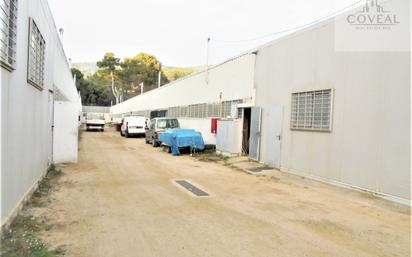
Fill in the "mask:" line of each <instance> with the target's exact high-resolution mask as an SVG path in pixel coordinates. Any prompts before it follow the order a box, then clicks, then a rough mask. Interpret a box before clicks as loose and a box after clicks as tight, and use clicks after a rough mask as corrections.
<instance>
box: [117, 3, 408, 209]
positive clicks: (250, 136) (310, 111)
mask: <svg viewBox="0 0 412 257" xmlns="http://www.w3.org/2000/svg"><path fill="white" fill-rule="evenodd" d="M389 2H391V1H389ZM392 2H394V3H395V2H396V4H397V5H401V7H403V5H405V7H407V6H408V5H407V3H406V1H392ZM361 8H362V7H361ZM407 8H409V7H407ZM348 13H354V10H351V11H350V12H348ZM348 13H344V14H341V15H339V16H337V17H335V18H332V19H329V20H326V21H322V22H320V23H317V24H314V25H312V26H309V27H306V28H304V29H300V30H298V31H295V32H293V33H290V34H288V35H286V36H283V37H280V38H278V39H276V40H275V41H273V42H270V43H269V44H266V45H264V46H262V47H259V48H257V49H253V50H251V51H249V52H246V53H244V54H242V55H240V56H237V57H235V58H232V59H230V60H228V61H226V62H224V63H221V64H219V65H216V66H213V67H211V68H209V69H208V70H207V71H203V72H199V73H196V74H194V75H191V76H188V77H186V78H183V79H180V80H178V81H174V82H172V83H170V84H167V85H165V86H163V87H161V88H158V89H155V90H152V91H149V92H147V93H144V94H142V95H139V96H137V97H134V98H132V99H129V100H127V101H125V102H123V103H120V104H118V105H115V106H113V107H112V108H111V114H112V116H113V118H114V119H115V120H116V119H119V118H120V117H122V116H127V115H145V116H147V117H150V116H151V113H153V112H154V111H161V112H163V113H164V114H165V115H166V116H172V117H177V118H179V121H180V123H181V127H183V128H193V129H196V130H198V131H200V132H202V135H203V137H204V140H205V142H206V143H209V144H216V146H217V150H219V151H222V152H225V153H228V154H243V155H248V156H249V158H250V159H252V160H256V161H259V162H262V163H265V164H267V165H269V166H272V167H275V168H278V169H280V170H281V171H285V172H290V173H294V174H299V175H302V176H306V177H310V178H314V179H317V180H321V181H325V182H328V183H332V184H336V185H340V186H345V187H351V188H357V189H361V190H366V191H370V192H374V193H377V194H378V195H381V196H383V197H385V198H388V199H391V200H394V201H397V202H401V203H404V204H408V205H410V203H411V202H410V200H411V196H410V185H411V177H410V161H409V160H410V123H409V121H410V85H411V84H410V83H411V80H410V73H409V72H410V68H411V67H410V49H409V48H408V49H406V50H405V49H401V50H399V51H389V50H388V51H365V50H362V51H353V50H352V51H338V50H337V49H336V46H337V42H335V40H336V38H337V37H336V33H337V30H338V26H339V23H343V22H345V17H347V14H348ZM345 15H346V16H345ZM409 33H410V32H409ZM405 36H406V37H407V38H409V36H410V35H405ZM345 40H347V41H356V40H358V38H357V34H345ZM375 43H377V44H385V42H384V40H382V41H379V40H375ZM215 117H218V118H220V120H219V121H218V128H217V133H216V134H215V133H213V131H211V123H212V118H215Z"/></svg>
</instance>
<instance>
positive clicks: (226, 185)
mask: <svg viewBox="0 0 412 257" xmlns="http://www.w3.org/2000/svg"><path fill="white" fill-rule="evenodd" d="M79 154H80V159H79V163H78V164H70V165H66V166H64V167H62V169H63V172H64V175H63V176H62V177H61V178H60V179H59V182H58V190H57V191H55V192H53V194H52V195H51V198H52V203H51V204H50V205H48V206H47V207H45V208H38V210H37V215H43V216H44V215H45V216H47V218H48V219H50V220H51V221H52V222H53V223H55V224H57V225H56V226H54V227H53V228H52V229H51V230H50V231H48V232H47V233H46V234H44V235H43V238H44V240H45V241H46V242H48V243H49V244H50V245H52V246H53V245H59V246H60V245H64V248H65V249H66V255H67V256H79V257H92V256H96V257H103V256H104V257H106V256H107V257H109V256H113V257H119V256H190V257H194V256H222V257H227V256H236V257H241V256H266V257H267V256H282V257H284V256H297V257H302V256H314V257H320V256H328V257H329V256H342V257H362V256H370V257H376V256H410V246H411V240H410V229H411V225H410V208H408V207H405V206H401V205H397V204H394V203H390V202H388V201H385V200H382V199H380V198H376V197H374V196H371V195H369V194H365V193H360V192H356V191H352V190H348V189H342V188H338V187H334V186H330V185H326V184H323V183H319V182H315V181H312V180H309V179H303V178H300V177H296V176H292V175H287V174H284V173H280V172H274V173H270V174H256V175H251V174H248V173H244V172H241V171H239V169H233V168H231V167H228V166H225V165H222V164H220V163H218V162H214V161H206V162H205V161H199V160H196V159H194V158H192V157H190V156H188V155H183V156H178V157H174V156H172V155H170V154H167V153H166V152H163V151H161V149H159V148H152V146H149V145H146V144H145V143H144V139H143V138H130V139H126V138H122V137H120V136H119V134H118V133H117V132H114V131H106V132H104V133H98V132H83V134H82V139H81V142H80V153H79ZM177 179H187V180H189V181H191V182H192V183H193V184H194V185H196V186H198V187H199V188H200V189H202V190H204V191H206V192H207V193H209V194H210V196H209V197H204V198H198V197H194V196H193V195H192V194H191V193H190V192H188V191H186V190H184V189H182V188H181V187H180V186H179V185H177V184H176V183H175V182H174V181H175V180H177Z"/></svg>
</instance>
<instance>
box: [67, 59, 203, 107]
mask: <svg viewBox="0 0 412 257" xmlns="http://www.w3.org/2000/svg"><path fill="white" fill-rule="evenodd" d="M84 67H87V69H85V68H84ZM93 69H94V70H93ZM91 70H93V72H91ZM198 70H200V68H197V67H187V68H179V67H161V63H160V62H159V61H158V60H157V58H156V57H155V56H154V55H150V54H147V53H139V54H137V55H136V56H133V57H126V58H124V59H120V58H117V57H116V56H115V54H114V53H106V54H105V55H104V57H103V58H102V60H100V61H98V62H97V64H95V65H93V63H81V64H80V63H79V64H77V65H73V68H72V73H73V75H75V76H76V87H77V89H78V90H79V91H80V94H81V97H82V104H83V105H101V106H110V105H114V104H117V103H120V102H123V101H126V100H127V99H129V98H131V97H134V96H137V95H139V94H141V90H142V86H143V92H147V91H150V90H153V89H155V88H157V87H158V78H159V72H160V76H161V85H165V84H167V83H169V82H170V81H173V80H176V79H179V78H182V77H184V76H187V75H189V74H191V73H193V72H196V71H198Z"/></svg>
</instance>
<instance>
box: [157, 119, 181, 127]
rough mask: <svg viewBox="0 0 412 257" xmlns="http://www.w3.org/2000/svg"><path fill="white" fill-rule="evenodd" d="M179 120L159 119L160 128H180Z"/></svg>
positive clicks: (158, 125)
mask: <svg viewBox="0 0 412 257" xmlns="http://www.w3.org/2000/svg"><path fill="white" fill-rule="evenodd" d="M178 127H179V122H178V121H177V119H163V120H158V121H157V128H158V129H167V128H178Z"/></svg>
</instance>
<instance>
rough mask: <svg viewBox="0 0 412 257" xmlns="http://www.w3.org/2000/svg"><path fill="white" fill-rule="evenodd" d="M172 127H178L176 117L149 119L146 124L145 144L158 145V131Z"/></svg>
mask: <svg viewBox="0 0 412 257" xmlns="http://www.w3.org/2000/svg"><path fill="white" fill-rule="evenodd" d="M172 128H180V125H179V121H178V120H177V119H176V118H154V119H152V120H150V122H149V124H148V125H147V126H146V133H145V136H146V144H152V145H153V147H157V146H159V145H160V142H159V133H161V132H163V131H165V130H166V129H172Z"/></svg>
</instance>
